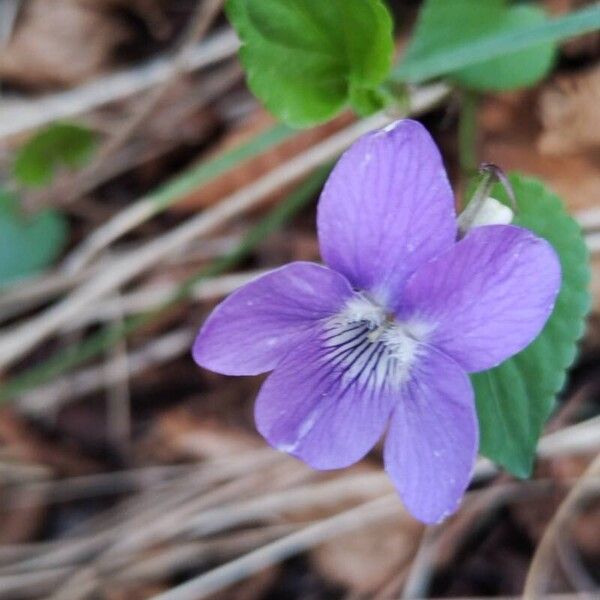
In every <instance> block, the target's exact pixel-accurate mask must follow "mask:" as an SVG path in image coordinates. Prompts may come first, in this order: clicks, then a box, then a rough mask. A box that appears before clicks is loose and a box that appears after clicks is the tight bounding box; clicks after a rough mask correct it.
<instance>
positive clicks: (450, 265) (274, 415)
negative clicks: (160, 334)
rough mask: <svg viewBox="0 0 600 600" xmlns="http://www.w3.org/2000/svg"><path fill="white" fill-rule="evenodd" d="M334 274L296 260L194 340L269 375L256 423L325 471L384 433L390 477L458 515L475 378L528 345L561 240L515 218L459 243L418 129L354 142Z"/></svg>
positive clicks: (336, 225)
mask: <svg viewBox="0 0 600 600" xmlns="http://www.w3.org/2000/svg"><path fill="white" fill-rule="evenodd" d="M318 232H319V240H320V247H321V255H322V257H323V260H324V261H325V263H326V265H327V266H321V265H318V264H313V263H308V262H295V263H291V264H289V265H286V266H284V267H281V268H279V269H276V270H274V271H272V272H270V273H267V274H266V275H264V276H262V277H260V278H258V279H256V280H255V281H253V282H251V283H249V284H247V285H246V286H244V287H242V288H241V289H239V290H237V291H236V292H235V293H234V294H232V295H231V296H229V298H227V299H226V300H225V301H224V302H222V303H221V304H220V305H219V306H218V307H217V308H216V309H215V311H214V312H213V313H212V314H211V315H210V317H209V318H208V319H207V321H206V322H205V323H204V326H203V327H202V329H201V331H200V333H199V335H198V338H197V339H196V343H195V345H194V350H193V353H194V358H195V360H196V362H197V363H198V364H199V365H201V366H203V367H206V368H208V369H211V370H213V371H217V372H220V373H224V374H227V375H256V374H258V373H264V372H265V371H271V370H272V371H273V373H271V375H270V376H269V377H268V378H267V380H266V381H265V383H264V384H263V386H262V389H261V391H260V393H259V396H258V399H257V401H256V407H255V416H256V423H257V427H258V429H259V431H260V432H261V434H262V435H263V436H264V437H265V438H266V440H267V441H268V442H269V443H270V444H271V445H273V446H274V447H276V448H278V449H280V450H283V451H285V452H288V453H290V454H292V455H294V456H296V457H298V458H300V459H302V460H303V461H305V462H306V463H308V464H309V465H311V466H312V467H314V468H316V469H336V468H341V467H346V466H348V465H351V464H352V463H354V462H356V461H358V460H359V459H361V458H362V457H363V456H364V455H365V454H366V453H367V452H369V450H370V449H371V448H373V446H374V445H375V443H376V442H377V440H378V439H379V438H380V437H381V436H382V434H383V432H384V430H386V428H387V436H386V440H385V452H384V459H385V468H386V470H387V472H388V473H389V475H390V477H391V478H392V480H393V481H394V484H395V485H396V487H397V489H398V492H399V494H400V496H401V497H402V500H403V501H404V504H405V506H406V507H407V509H408V510H409V511H410V512H411V513H412V514H413V515H414V516H415V517H416V518H418V519H420V520H421V521H424V522H438V521H440V520H442V519H443V518H444V517H446V516H447V515H449V514H450V513H452V512H453V511H455V510H456V508H457V506H458V504H459V502H460V499H461V498H462V496H463V494H464V491H465V489H466V487H467V485H468V483H469V480H470V476H471V472H472V469H473V465H474V462H475V458H476V455H477V449H478V424H477V415H476V412H475V404H474V397H473V389H472V387H471V383H470V381H469V377H468V375H467V373H469V372H473V371H482V370H485V369H489V368H491V367H494V366H495V365H497V364H498V363H500V362H502V361H503V360H505V359H507V358H508V357H510V356H512V355H513V354H515V353H517V352H519V351H520V350H522V349H523V348H525V346H527V345H528V344H529V343H530V342H531V341H532V340H533V339H534V338H535V337H536V336H537V334H538V333H539V332H540V330H541V329H542V327H543V325H544V323H545V322H546V320H547V318H548V317H549V315H550V313H551V312H552V308H553V305H554V301H555V299H556V295H557V293H558V290H559V288H560V266H559V263H558V260H557V257H556V255H555V253H554V251H553V249H552V248H551V246H550V245H549V244H548V243H547V242H546V241H544V240H542V239H540V238H538V237H536V236H535V235H533V234H532V233H531V232H530V231H528V230H526V229H522V228H520V227H515V226H511V225H486V226H481V227H476V228H474V229H472V230H471V231H470V232H469V233H468V234H467V235H466V236H465V237H464V238H463V239H461V240H460V241H457V225H456V215H455V209H454V198H453V195H452V190H451V188H450V184H449V182H448V179H447V177H446V174H445V171H444V167H443V164H442V160H441V157H440V154H439V152H438V150H437V148H436V146H435V144H434V142H433V140H432V139H431V137H430V136H429V134H428V133H427V131H426V130H425V129H424V128H423V126H422V125H420V124H419V123H417V122H415V121H409V120H404V121H399V122H397V123H395V124H393V125H391V126H389V127H386V128H385V129H384V130H382V131H377V132H373V133H370V134H368V135H366V136H364V137H363V138H361V139H360V140H358V141H357V142H356V143H355V144H354V145H353V146H352V147H351V148H350V149H349V150H348V151H347V152H346V153H345V154H344V155H343V156H342V158H341V159H340V161H339V162H338V164H337V166H336V167H335V169H334V170H333V172H332V174H331V176H330V177H329V180H328V181H327V183H326V185H325V188H324V190H323V193H322V195H321V199H320V202H319V208H318Z"/></svg>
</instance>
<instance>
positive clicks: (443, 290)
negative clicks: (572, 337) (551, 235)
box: [398, 225, 560, 372]
mask: <svg viewBox="0 0 600 600" xmlns="http://www.w3.org/2000/svg"><path fill="white" fill-rule="evenodd" d="M559 289H560V263H559V261H558V258H557V256H556V253H555V252H554V249H553V248H552V246H550V244H549V243H548V242H546V241H545V240H543V239H541V238H539V237H537V236H535V235H534V234H533V233H531V232H530V231H528V230H527V229H523V228H521V227H515V226H511V225H490V226H484V227H477V228H475V229H473V230H472V231H471V232H470V233H469V234H468V235H467V236H466V237H465V238H464V239H463V240H461V241H460V242H458V243H457V244H456V245H455V246H454V248H453V249H452V250H450V251H449V252H446V253H444V254H442V255H440V256H438V257H437V258H435V259H434V260H432V261H430V262H429V263H428V264H426V265H424V266H423V267H421V268H420V269H419V270H418V271H417V272H416V273H415V274H414V275H413V277H411V278H410V280H409V281H408V282H407V284H406V289H405V294H404V297H403V298H402V300H401V306H400V307H399V310H398V312H399V313H400V314H405V315H413V316H414V315H417V317H418V318H419V319H422V320H423V321H425V322H428V323H430V324H431V325H433V326H434V327H435V330H434V331H433V333H432V334H431V338H430V343H431V344H433V345H435V346H436V347H437V348H439V349H440V350H442V351H443V352H445V353H446V354H448V355H449V356H452V358H454V360H456V361H457V362H458V363H459V364H460V365H461V366H462V367H463V368H464V369H465V370H467V371H469V372H471V371H481V370H484V369H489V368H491V367H494V366H496V365H497V364H498V363H500V362H502V361H503V360H505V359H507V358H509V357H510V356H512V355H513V354H516V353H517V352H519V351H520V350H522V349H523V348H525V347H526V346H527V345H528V344H529V343H530V342H532V341H533V340H534V339H535V337H536V336H537V335H538V333H539V332H540V331H541V329H542V327H543V326H544V323H545V322H546V320H547V319H548V317H549V316H550V314H551V313H552V309H553V307H554V302H555V300H556V296H557V294H558V292H559Z"/></svg>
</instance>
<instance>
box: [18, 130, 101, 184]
mask: <svg viewBox="0 0 600 600" xmlns="http://www.w3.org/2000/svg"><path fill="white" fill-rule="evenodd" d="M95 147H96V143H95V137H94V134H93V133H92V132H91V131H90V130H89V129H86V128H84V127H80V126H79V125H75V124H73V123H53V124H52V125H49V126H48V127H46V128H44V129H42V130H40V131H38V132H37V133H36V134H35V135H34V136H33V137H31V138H30V139H29V140H28V141H27V142H26V143H25V145H24V146H23V147H22V148H21V149H20V150H19V151H18V152H17V155H16V158H15V162H14V165H13V175H14V177H15V179H16V180H17V181H18V182H19V183H21V184H23V185H27V186H32V187H40V186H44V185H48V184H49V183H51V182H52V179H53V177H54V175H55V173H56V171H57V169H58V168H59V167H70V168H72V169H75V168H80V167H82V166H84V165H85V164H86V163H87V162H88V161H89V160H90V158H91V156H92V154H93V152H94V149H95Z"/></svg>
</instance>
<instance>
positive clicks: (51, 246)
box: [0, 191, 67, 286]
mask: <svg viewBox="0 0 600 600" xmlns="http://www.w3.org/2000/svg"><path fill="white" fill-rule="evenodd" d="M66 240H67V223H66V220H65V218H64V217H63V216H62V215H61V214H60V213H58V212H56V211H54V210H50V209H47V210H44V211H43V212H40V213H38V214H37V215H35V216H33V217H30V218H27V217H25V216H24V215H23V214H22V213H21V210H20V207H19V202H18V200H17V198H16V197H15V196H13V195H11V194H8V193H6V192H3V191H0V286H2V285H4V284H6V283H9V282H12V281H14V280H16V279H20V278H21V277H25V276H27V275H32V274H33V273H36V272H38V271H40V270H42V269H43V268H44V267H46V266H47V265H49V264H50V263H51V262H52V261H54V259H55V258H56V257H57V256H58V254H59V253H60V252H61V250H62V249H63V247H64V245H65V242H66Z"/></svg>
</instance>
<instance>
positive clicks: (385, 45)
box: [226, 0, 394, 127]
mask: <svg viewBox="0 0 600 600" xmlns="http://www.w3.org/2000/svg"><path fill="white" fill-rule="evenodd" d="M226 10H227V15H228V17H229V20H230V21H231V23H232V24H233V26H234V27H235V29H236V31H237V33H238V35H239V36H240V39H241V41H242V47H241V49H240V59H241V61H242V64H243V66H244V68H245V70H246V74H247V79H248V85H249V86H250V89H251V90H252V91H253V92H254V94H256V96H258V98H260V100H262V102H263V103H264V104H265V106H266V107H267V108H268V109H269V110H270V111H271V112H273V113H274V114H275V115H276V116H277V117H279V119H281V120H282V121H283V122H285V123H287V124H289V125H293V126H300V127H302V126H309V125H313V124H315V123H319V122H322V121H326V120H328V119H330V118H331V117H333V116H334V115H335V114H336V113H338V112H339V111H340V110H341V109H342V107H343V106H344V105H345V104H346V103H347V102H348V101H349V100H350V99H351V98H350V96H351V92H352V95H353V96H354V95H356V94H358V96H359V102H360V108H361V109H363V108H364V105H365V103H364V97H365V92H364V90H365V89H372V90H374V89H376V88H377V87H378V86H379V85H380V84H381V83H382V82H383V80H384V79H385V78H386V77H387V75H388V74H389V71H390V68H391V60H392V54H393V49H394V46H393V38H392V20H391V18H390V15H389V13H388V11H387V9H386V7H385V5H384V4H383V3H382V2H381V0H327V1H326V2H324V1H323V0H229V1H228V3H227V5H226ZM354 88H356V90H360V92H357V91H356V90H354Z"/></svg>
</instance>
